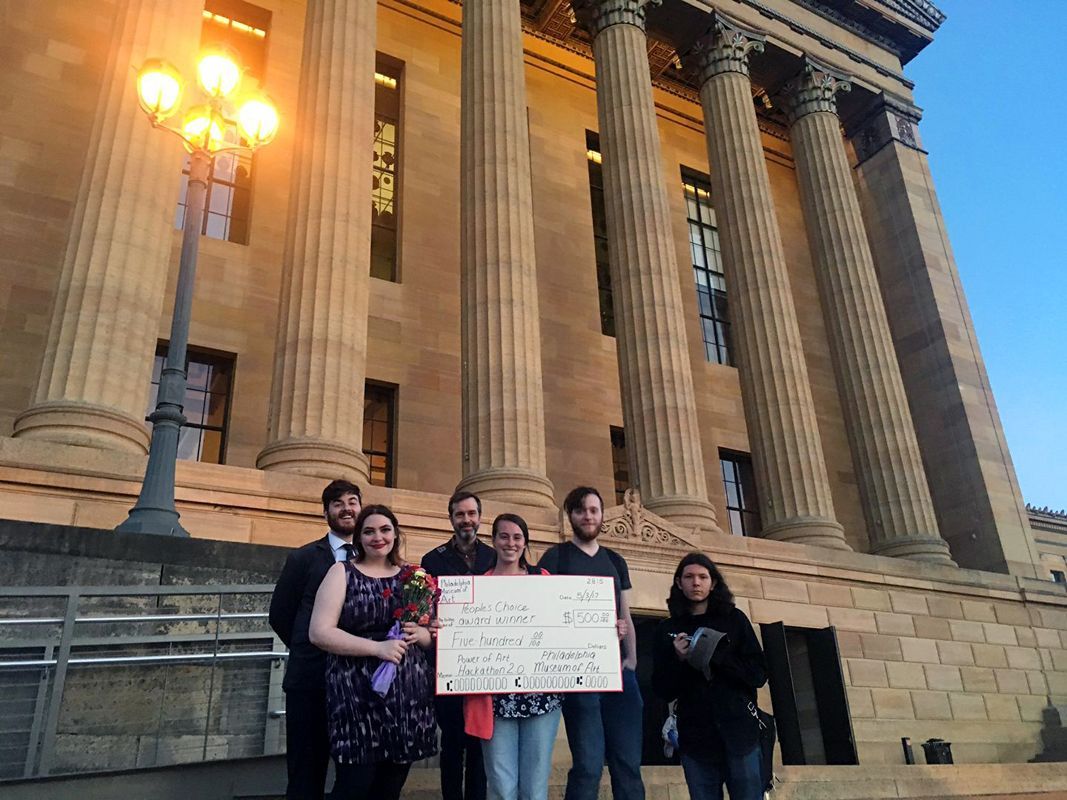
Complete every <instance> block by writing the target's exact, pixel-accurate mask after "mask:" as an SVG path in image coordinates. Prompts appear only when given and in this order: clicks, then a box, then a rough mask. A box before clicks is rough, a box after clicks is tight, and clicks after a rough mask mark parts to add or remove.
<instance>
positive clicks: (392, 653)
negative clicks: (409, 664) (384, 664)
mask: <svg viewBox="0 0 1067 800" xmlns="http://www.w3.org/2000/svg"><path fill="white" fill-rule="evenodd" d="M407 651H408V643H407V641H406V640H405V639H386V640H385V641H384V642H378V658H380V659H381V660H382V661H388V662H390V663H392V664H399V663H400V662H401V661H403V660H404V654H405V653H407Z"/></svg>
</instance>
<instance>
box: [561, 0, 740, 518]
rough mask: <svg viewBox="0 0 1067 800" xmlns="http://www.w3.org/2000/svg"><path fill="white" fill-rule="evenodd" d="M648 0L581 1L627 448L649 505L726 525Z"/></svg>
mask: <svg viewBox="0 0 1067 800" xmlns="http://www.w3.org/2000/svg"><path fill="white" fill-rule="evenodd" d="M646 2H647V0H574V2H573V8H574V10H575V12H576V14H577V15H578V18H579V20H580V22H581V23H582V24H583V25H584V26H585V27H586V28H587V29H588V30H589V32H590V33H591V34H592V36H593V58H594V60H595V62H596V79H597V108H598V114H599V119H600V141H601V144H602V146H603V153H604V190H605V191H604V199H605V203H606V206H607V222H608V232H609V248H610V253H611V280H612V287H613V290H614V297H615V310H616V314H617V317H618V322H619V324H618V325H617V337H616V341H617V345H618V351H619V375H620V379H621V384H622V405H623V419H624V423H625V426H626V442H627V450H628V451H629V456H630V469H631V472H632V474H634V475H636V477H637V484H638V487H639V488H640V490H641V496H642V499H643V500H644V503H645V506H646V507H647V508H649V509H650V510H652V511H654V512H655V513H657V514H660V515H661V516H663V517H665V518H667V519H669V520H671V521H672V522H675V523H677V524H680V525H686V526H695V527H699V528H701V529H703V530H707V531H715V532H718V531H719V526H718V523H717V522H716V519H715V511H714V509H713V508H712V506H711V503H710V502H709V501H708V489H707V479H706V477H705V472H704V460H703V456H702V455H701V448H700V435H699V430H698V423H697V413H696V398H695V394H694V390H693V375H692V373H691V371H690V369H691V368H690V360H689V349H688V345H687V343H686V335H685V317H684V314H683V312H682V300H681V290H680V289H679V286H678V264H677V261H676V260H675V249H674V240H673V236H672V234H671V217H670V212H669V208H668V204H667V194H666V180H665V179H664V175H663V170H662V166H661V162H660V158H661V153H660V140H659V131H658V129H657V127H656V112H655V107H654V105H653V102H652V81H651V78H650V76H649V68H648V54H647V49H646V47H647V42H646V39H645V5H646Z"/></svg>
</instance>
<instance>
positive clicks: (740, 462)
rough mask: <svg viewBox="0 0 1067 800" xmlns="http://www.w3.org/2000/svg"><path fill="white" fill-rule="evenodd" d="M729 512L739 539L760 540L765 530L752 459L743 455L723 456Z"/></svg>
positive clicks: (724, 454) (721, 465) (723, 454)
mask: <svg viewBox="0 0 1067 800" xmlns="http://www.w3.org/2000/svg"><path fill="white" fill-rule="evenodd" d="M719 465H720V467H721V469H722V482H723V490H724V492H725V494H726V512H727V516H728V517H729V519H730V531H731V532H732V533H733V534H735V535H737V536H757V535H759V533H760V531H761V530H762V526H761V524H760V516H759V501H758V498H757V496H756V482H755V474H754V472H753V470H752V459H751V458H749V457H748V456H747V455H744V454H742V453H726V452H723V451H720V452H719Z"/></svg>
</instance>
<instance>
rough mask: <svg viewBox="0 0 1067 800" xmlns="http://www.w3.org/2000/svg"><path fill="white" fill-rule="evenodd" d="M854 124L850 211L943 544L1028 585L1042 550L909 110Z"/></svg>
mask: <svg viewBox="0 0 1067 800" xmlns="http://www.w3.org/2000/svg"><path fill="white" fill-rule="evenodd" d="M856 119H857V122H856V126H855V128H854V130H853V131H852V142H853V144H854V146H855V151H856V156H857V160H858V162H859V163H858V164H857V165H856V167H855V175H856V178H857V187H858V194H859V200H860V207H861V209H862V211H863V220H864V223H865V227H866V229H867V238H868V240H869V241H870V244H871V251H872V255H873V256H874V265H875V268H876V269H877V271H878V278H879V283H880V285H881V289H882V296H883V297H884V298H885V307H886V313H887V315H888V317H889V328H890V332H891V334H892V336H893V343H894V345H895V347H896V352H897V361H898V363H899V364H900V370H901V377H902V378H903V380H904V390H905V392H906V393H907V395H908V403H909V405H910V407H911V415H912V421H913V422H914V423H915V433H916V436H917V438H918V440H919V449H920V451H921V453H922V458H923V464H924V465H925V466H926V474H927V478H928V482H929V485H930V493H931V495H932V496H933V500H934V511H935V512H936V513H937V521H938V527H939V528H940V531H941V536H942V537H943V538H944V539H946V540H947V541H948V543H949V547H950V549H951V550H952V553H953V555H954V557H955V559H956V560H957V561H958V562H959V564H960V566H962V567H966V568H968V569H980V570H985V571H989V572H1009V573H1011V574H1013V575H1020V576H1025V577H1036V576H1037V575H1038V574H1039V572H1040V563H1041V558H1040V554H1039V552H1038V549H1037V547H1036V546H1035V544H1034V539H1033V534H1032V532H1031V530H1030V525H1029V522H1028V521H1027V514H1026V506H1025V504H1024V503H1023V498H1022V493H1021V491H1020V490H1019V482H1018V479H1017V478H1016V476H1015V468H1014V467H1013V465H1012V461H1011V455H1010V453H1009V451H1008V445H1007V441H1006V439H1005V436H1004V428H1003V426H1002V425H1001V422H1000V414H999V413H998V412H997V405H996V402H995V400H994V398H993V392H992V390H991V388H990V384H989V376H988V375H987V374H986V369H985V364H984V363H983V359H982V353H981V348H980V347H979V346H978V337H977V336H976V334H975V331H974V322H973V321H972V319H971V315H970V312H969V310H968V308H967V299H966V295H965V293H964V290H963V286H962V284H961V282H960V276H959V270H958V269H957V267H956V262H955V259H954V257H953V255H952V245H951V243H950V242H949V240H948V235H947V233H946V231H945V221H944V219H943V218H942V216H941V208H940V203H939V202H938V199H937V191H936V189H935V188H934V180H933V177H932V176H931V174H930V165H929V162H928V159H927V155H926V151H925V150H923V145H922V140H921V138H920V136H919V119H920V114H919V110H918V109H917V108H915V107H914V106H911V105H909V104H906V103H902V102H901V101H900V100H898V99H897V98H891V97H888V96H886V95H884V94H883V95H880V96H878V97H875V98H872V103H871V107H869V108H868V109H867V113H866V114H860V115H857V117H856Z"/></svg>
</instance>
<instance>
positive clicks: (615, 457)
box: [610, 426, 630, 505]
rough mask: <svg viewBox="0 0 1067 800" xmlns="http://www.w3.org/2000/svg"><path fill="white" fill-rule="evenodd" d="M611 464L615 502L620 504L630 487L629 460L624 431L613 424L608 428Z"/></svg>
mask: <svg viewBox="0 0 1067 800" xmlns="http://www.w3.org/2000/svg"><path fill="white" fill-rule="evenodd" d="M610 436H611V466H612V471H613V473H614V478H615V503H616V504H617V505H621V504H622V502H623V500H624V499H625V496H626V490H627V489H629V488H630V462H629V458H628V457H627V454H626V432H625V431H624V430H623V429H622V428H616V427H614V426H612V427H611V429H610Z"/></svg>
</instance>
